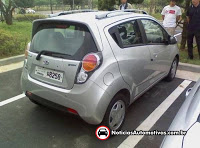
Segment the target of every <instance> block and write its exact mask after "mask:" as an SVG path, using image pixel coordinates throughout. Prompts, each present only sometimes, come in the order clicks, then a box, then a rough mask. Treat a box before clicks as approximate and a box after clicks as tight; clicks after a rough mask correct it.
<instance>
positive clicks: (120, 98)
mask: <svg viewBox="0 0 200 148" xmlns="http://www.w3.org/2000/svg"><path fill="white" fill-rule="evenodd" d="M118 101H120V102H123V103H124V109H125V113H124V116H123V121H122V122H121V124H120V125H119V126H118V127H117V128H116V129H113V128H112V127H111V126H110V124H109V120H110V119H109V118H110V112H111V109H112V108H113V107H114V105H116V103H117V102H118ZM126 108H127V103H126V98H125V96H124V95H123V94H117V95H116V96H115V97H114V98H113V99H112V101H111V102H110V104H109V106H108V108H107V110H106V113H105V116H104V119H103V122H102V125H105V126H107V127H108V128H109V129H110V130H116V131H117V130H120V129H121V127H122V126H123V124H124V121H125V118H126ZM121 117H122V116H121Z"/></svg>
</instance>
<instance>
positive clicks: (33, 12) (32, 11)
mask: <svg viewBox="0 0 200 148" xmlns="http://www.w3.org/2000/svg"><path fill="white" fill-rule="evenodd" d="M26 13H31V14H35V10H33V9H31V8H28V9H27V10H26Z"/></svg>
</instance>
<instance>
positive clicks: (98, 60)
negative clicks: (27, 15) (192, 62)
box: [22, 11, 179, 130]
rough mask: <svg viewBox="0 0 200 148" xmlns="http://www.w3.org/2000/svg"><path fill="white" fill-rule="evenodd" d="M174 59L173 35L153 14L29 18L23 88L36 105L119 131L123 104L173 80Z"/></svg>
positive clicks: (102, 13) (127, 104)
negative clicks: (162, 81)
mask: <svg viewBox="0 0 200 148" xmlns="http://www.w3.org/2000/svg"><path fill="white" fill-rule="evenodd" d="M134 12H135V11H134ZM178 62H179V51H178V47H177V42H176V38H175V37H172V36H170V35H169V34H168V33H167V31H166V30H165V29H164V28H163V26H162V25H161V24H160V23H159V21H157V20H156V19H155V18H153V17H152V16H149V15H147V14H140V13H133V12H126V11H110V12H93V11H91V12H85V13H81V12H80V13H75V14H69V15H62V16H58V17H53V18H48V19H43V20H36V21H34V23H33V32H32V40H31V43H30V44H29V45H28V47H27V50H26V59H25V63H24V68H23V73H22V88H23V91H24V92H25V94H26V95H27V97H28V98H29V99H30V100H31V101H33V102H34V103H36V104H43V105H45V106H51V107H53V108H57V109H62V110H65V111H66V110H67V111H68V112H71V113H73V114H76V115H79V116H80V117H81V118H82V119H83V120H85V121H86V122H87V123H90V124H104V125H106V126H108V127H109V128H110V129H111V130H119V129H120V128H121V127H122V125H123V123H124V120H125V116H126V109H127V108H128V106H129V105H130V104H132V103H133V102H134V101H135V100H136V99H137V98H139V97H140V96H141V95H142V94H144V93H145V92H146V91H147V90H149V89H150V88H151V87H152V86H154V85H155V84H156V83H157V82H159V81H161V80H162V79H164V78H165V79H166V80H168V81H172V80H173V79H174V77H175V75H176V70H177V66H178Z"/></svg>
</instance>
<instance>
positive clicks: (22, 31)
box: [0, 21, 32, 40]
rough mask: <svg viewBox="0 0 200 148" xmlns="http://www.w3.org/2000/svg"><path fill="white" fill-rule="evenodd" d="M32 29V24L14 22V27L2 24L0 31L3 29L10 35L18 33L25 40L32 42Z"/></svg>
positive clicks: (0, 24)
mask: <svg viewBox="0 0 200 148" xmlns="http://www.w3.org/2000/svg"><path fill="white" fill-rule="evenodd" d="M31 28H32V23H31V22H28V21H27V22H17V21H15V22H13V25H6V23H0V29H3V30H4V31H7V32H9V33H16V34H18V35H21V36H22V37H24V38H27V39H28V40H30V38H31V31H32V30H31Z"/></svg>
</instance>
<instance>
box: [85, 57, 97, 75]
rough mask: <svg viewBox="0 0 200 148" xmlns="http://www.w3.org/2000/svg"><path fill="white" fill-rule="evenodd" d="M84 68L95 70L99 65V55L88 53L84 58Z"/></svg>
mask: <svg viewBox="0 0 200 148" xmlns="http://www.w3.org/2000/svg"><path fill="white" fill-rule="evenodd" d="M82 63H83V66H82V68H83V70H84V71H86V72H90V71H93V70H94V69H96V68H97V66H98V65H99V57H98V56H97V55H95V54H88V55H86V56H85V57H84V58H83V62H82Z"/></svg>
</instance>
